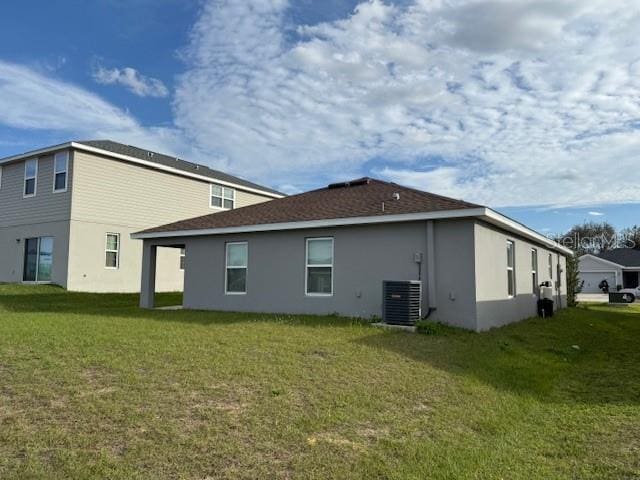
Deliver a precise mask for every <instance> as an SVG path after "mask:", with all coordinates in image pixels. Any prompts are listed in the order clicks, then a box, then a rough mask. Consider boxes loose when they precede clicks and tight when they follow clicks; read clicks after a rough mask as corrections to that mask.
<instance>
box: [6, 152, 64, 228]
mask: <svg viewBox="0 0 640 480" xmlns="http://www.w3.org/2000/svg"><path fill="white" fill-rule="evenodd" d="M70 157H73V155H70ZM31 158H37V157H31ZM25 161H26V160H21V161H18V162H14V163H9V164H5V165H3V166H2V187H1V188H0V206H1V208H0V228H3V227H14V226H19V225H36V224H40V223H45V222H57V221H68V220H69V217H70V210H71V190H72V183H73V158H70V159H69V172H68V173H67V191H66V192H58V193H53V155H47V156H42V157H40V158H39V159H38V175H37V184H36V185H37V188H36V195H35V196H33V197H28V198H24V196H23V192H24V164H25Z"/></svg>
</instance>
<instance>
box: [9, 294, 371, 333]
mask: <svg viewBox="0 0 640 480" xmlns="http://www.w3.org/2000/svg"><path fill="white" fill-rule="evenodd" d="M138 299H139V296H138V294H113V293H108V294H104V293H80V292H68V291H66V290H64V289H63V288H61V287H57V286H53V285H40V286H33V287H32V286H23V285H19V286H18V285H15V286H14V285H2V286H0V309H4V310H6V311H9V312H16V313H52V314H53V313H56V314H61V313H62V314H73V315H91V316H102V317H105V316H108V317H119V318H131V319H150V320H156V321H166V322H180V323H190V324H198V325H213V324H220V325H223V324H232V323H250V322H272V323H285V324H287V325H300V326H332V327H349V326H351V325H353V324H368V323H370V322H369V321H365V320H359V319H350V318H345V317H339V316H334V315H325V316H321V315H292V314H275V313H273V314H266V313H251V312H227V311H212V310H147V309H141V308H139V307H138ZM181 302H182V294H181V293H159V294H156V305H157V306H158V307H163V306H173V305H179V304H180V303H181Z"/></svg>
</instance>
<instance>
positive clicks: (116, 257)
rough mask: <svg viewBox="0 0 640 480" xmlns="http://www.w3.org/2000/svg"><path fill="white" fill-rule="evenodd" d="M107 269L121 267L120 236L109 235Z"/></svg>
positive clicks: (115, 234) (116, 234)
mask: <svg viewBox="0 0 640 480" xmlns="http://www.w3.org/2000/svg"><path fill="white" fill-rule="evenodd" d="M104 266H105V268H112V269H117V268H118V267H119V266H120V234H119V233H107V243H106V247H105V264H104Z"/></svg>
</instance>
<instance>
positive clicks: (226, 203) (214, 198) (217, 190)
mask: <svg viewBox="0 0 640 480" xmlns="http://www.w3.org/2000/svg"><path fill="white" fill-rule="evenodd" d="M235 203H236V191H235V190H234V189H233V188H227V187H223V186H222V185H215V184H214V185H211V207H212V208H223V209H225V210H231V209H232V208H234V207H235Z"/></svg>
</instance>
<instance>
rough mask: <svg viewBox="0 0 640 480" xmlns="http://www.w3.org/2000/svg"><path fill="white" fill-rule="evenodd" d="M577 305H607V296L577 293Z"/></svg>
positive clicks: (604, 294) (603, 294)
mask: <svg viewBox="0 0 640 480" xmlns="http://www.w3.org/2000/svg"><path fill="white" fill-rule="evenodd" d="M577 300H578V303H608V302H609V295H607V294H606V293H579V294H578V297H577Z"/></svg>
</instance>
